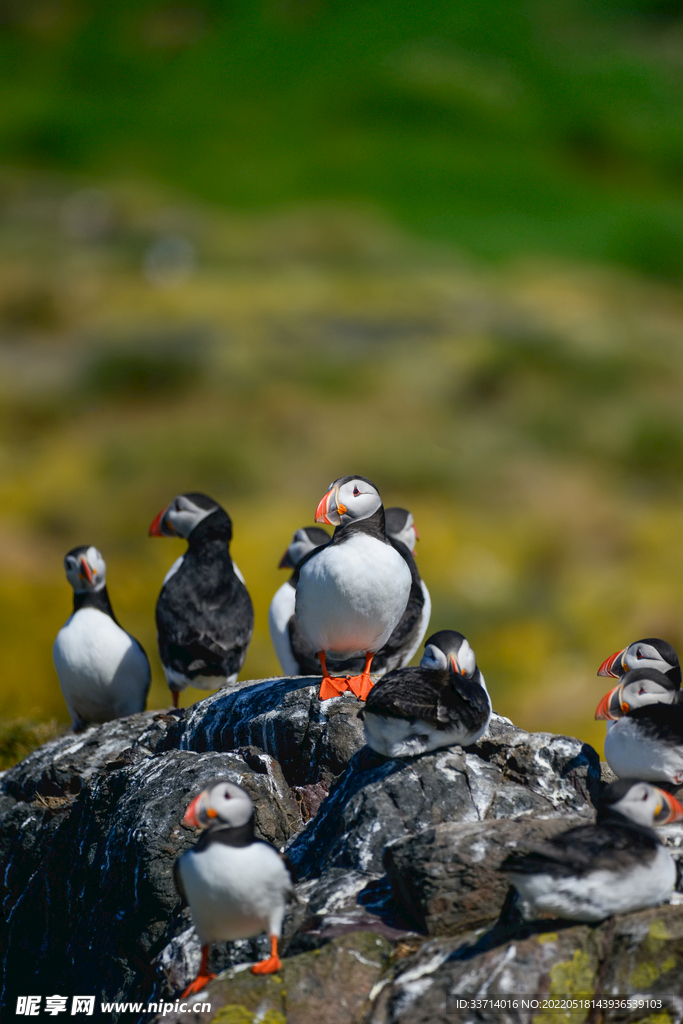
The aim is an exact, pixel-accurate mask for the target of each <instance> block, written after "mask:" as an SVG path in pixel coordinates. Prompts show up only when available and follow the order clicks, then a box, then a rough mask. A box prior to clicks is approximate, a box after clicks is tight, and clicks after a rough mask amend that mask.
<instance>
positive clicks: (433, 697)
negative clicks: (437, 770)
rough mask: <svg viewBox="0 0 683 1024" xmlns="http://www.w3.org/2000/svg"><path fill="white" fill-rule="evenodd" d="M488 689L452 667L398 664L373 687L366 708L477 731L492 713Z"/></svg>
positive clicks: (444, 727) (398, 716)
mask: <svg viewBox="0 0 683 1024" xmlns="http://www.w3.org/2000/svg"><path fill="white" fill-rule="evenodd" d="M489 710H490V708H489V701H488V698H487V695H486V692H485V690H484V688H483V687H482V686H480V684H479V683H478V682H475V681H474V680H471V679H464V678H462V677H461V676H456V675H454V674H453V673H452V672H449V671H448V669H445V668H444V669H434V668H421V667H420V666H419V665H418V666H415V667H410V668H397V669H394V671H393V672H388V673H387V674H386V675H385V676H383V677H382V679H380V680H379V682H378V683H377V685H376V686H374V687H373V688H372V690H371V691H370V693H369V694H368V697H367V699H366V701H365V705H364V707H363V708H362V710H361V712H360V714H361V716H362V715H363V714H364V713H365V712H372V713H374V714H377V715H382V716H384V717H393V718H407V719H409V720H411V721H415V720H417V719H420V720H421V721H423V722H428V723H429V724H430V725H432V726H434V727H435V728H436V729H444V730H445V729H451V728H453V726H454V725H455V724H456V723H457V724H459V725H462V726H463V727H464V728H465V729H466V730H467V731H474V730H476V729H477V727H479V726H480V725H481V722H482V719H484V718H486V716H487V715H488V714H489Z"/></svg>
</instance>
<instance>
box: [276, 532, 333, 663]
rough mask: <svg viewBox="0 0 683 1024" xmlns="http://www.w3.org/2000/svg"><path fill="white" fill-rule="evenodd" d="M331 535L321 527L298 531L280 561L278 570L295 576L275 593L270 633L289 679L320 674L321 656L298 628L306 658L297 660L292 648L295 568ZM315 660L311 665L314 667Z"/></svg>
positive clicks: (278, 657) (278, 658)
mask: <svg viewBox="0 0 683 1024" xmlns="http://www.w3.org/2000/svg"><path fill="white" fill-rule="evenodd" d="M329 542H330V535H329V534H328V533H326V532H325V530H323V529H321V527H319V526H304V527H303V528H302V529H300V530H296V531H295V533H294V536H293V537H292V541H291V543H290V545H289V547H288V548H287V550H286V551H285V553H284V555H283V556H282V558H281V559H280V564H279V566H278V568H280V569H291V570H292V575H291V576H290V578H289V579H288V580H287V582H286V583H283V584H282V586H281V587H280V588H279V590H277V591H276V592H275V596H274V597H273V600H272V601H271V602H270V607H269V609H268V630H269V632H270V639H271V642H272V644H273V648H274V650H275V653H276V655H277V660H278V661H279V662H280V666H281V668H282V671H283V674H284V675H286V676H305V675H317V673H318V669H319V663H318V656H317V654H316V652H315V651H314V650H313V647H312V646H311V644H309V643H308V642H307V640H306V638H305V637H304V636H303V634H302V633H301V630H300V629H298V630H297V633H298V635H299V637H300V645H302V644H305V645H306V646H307V650H306V651H305V652H304V658H303V659H300V660H299V659H297V658H296V657H295V655H294V651H293V649H292V632H293V630H294V628H295V625H294V622H295V620H294V605H295V602H296V583H297V574H296V567H297V566H298V564H299V562H300V561H301V560H302V558H304V557H305V556H306V555H308V554H309V553H310V552H311V551H314V550H315V548H318V547H321V546H324V545H325V544H329ZM311 661H312V665H311Z"/></svg>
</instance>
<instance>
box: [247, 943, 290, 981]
mask: <svg viewBox="0 0 683 1024" xmlns="http://www.w3.org/2000/svg"><path fill="white" fill-rule="evenodd" d="M250 970H251V973H252V974H275V972H276V971H280V970H282V963H281V961H280V957H279V956H278V953H277V935H271V936H270V956H269V957H268V959H267V960H261V961H260V963H257V964H254V966H253V967H251V968H250Z"/></svg>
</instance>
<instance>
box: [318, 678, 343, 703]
mask: <svg viewBox="0 0 683 1024" xmlns="http://www.w3.org/2000/svg"><path fill="white" fill-rule="evenodd" d="M348 689H350V687H349V684H348V680H347V679H346V678H342V679H332V677H331V676H323V681H322V683H321V684H320V692H319V693H318V699H319V700H329V699H330V697H338V696H339V695H340V694H342V693H344V692H345V691H346V690H348Z"/></svg>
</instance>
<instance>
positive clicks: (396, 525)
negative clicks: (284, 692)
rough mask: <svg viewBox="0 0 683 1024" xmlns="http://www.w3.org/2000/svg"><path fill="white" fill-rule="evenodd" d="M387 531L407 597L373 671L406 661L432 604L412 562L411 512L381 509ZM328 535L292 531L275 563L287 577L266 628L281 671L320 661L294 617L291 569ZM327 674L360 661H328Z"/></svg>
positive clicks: (306, 670)
mask: <svg viewBox="0 0 683 1024" xmlns="http://www.w3.org/2000/svg"><path fill="white" fill-rule="evenodd" d="M384 516H385V521H386V534H387V537H388V539H389V541H390V542H391V543H392V544H393V546H394V547H395V548H396V550H397V551H398V552H399V554H400V555H402V557H403V558H404V559H405V561H406V563H407V565H408V568H409V569H410V575H411V585H410V597H409V598H408V604H407V605H406V610H405V611H404V613H403V615H402V616H401V620H400V622H399V623H398V625H397V626H396V628H395V629H394V631H393V633H392V634H391V636H390V637H389V639H388V640H387V642H386V644H385V645H384V647H382V648H381V650H379V651H377V653H376V654H375V657H374V658H373V662H372V665H373V670H374V671H375V672H389V671H391V669H394V668H400V667H401V666H402V665H407V664H408V662H409V661H410V659H411V658H412V657H413V655H414V654H415V652H416V651H417V650H418V648H419V646H420V644H421V643H422V639H423V637H424V635H425V633H426V632H427V626H428V625H429V618H430V615H431V609H432V602H431V598H430V596H429V591H428V590H427V587H426V585H425V582H424V580H422V579H420V574H419V572H418V569H417V566H416V564H415V558H414V555H415V544H416V542H417V540H418V539H419V536H418V533H417V529H416V528H415V524H414V521H413V517H412V515H411V513H410V512H409V511H408V510H407V509H403V508H396V507H392V508H387V509H385V510H384ZM329 541H330V538H329V535H328V534H327V533H325V531H324V530H322V529H320V527H317V526H308V527H305V528H304V529H301V530H297V531H296V532H295V533H294V536H293V537H292V541H291V543H290V545H289V547H288V548H287V550H286V552H285V554H284V555H283V557H282V559H281V561H280V565H279V567H280V568H281V569H285V568H288V569H292V570H294V571H293V572H292V575H291V577H290V578H289V580H288V581H287V582H286V583H283V585H282V586H281V587H280V589H279V590H278V591H277V592H276V593H275V596H274V597H273V600H272V601H271V603H270V608H269V609H268V628H269V630H270V637H271V641H272V644H273V647H274V649H275V653H276V654H277V657H278V660H279V662H280V665H281V667H282V671H283V672H284V674H285V675H290V676H296V675H302V676H306V675H317V673H318V671H319V668H320V665H319V661H318V655H317V652H316V651H315V650H314V649H313V645H312V644H311V643H309V641H308V640H307V638H306V637H305V636H304V634H303V632H302V630H301V628H300V626H299V624H298V622H297V620H296V617H295V615H294V606H295V601H296V584H297V580H298V574H297V572H296V568H297V566H298V564H299V563H300V562H301V560H302V559H303V558H304V557H305V555H307V554H309V552H311V551H313V549H314V548H316V547H320V546H321V545H324V544H328V543H329ZM327 666H328V669H329V671H330V674H331V675H333V674H334V675H343V674H347V673H351V674H353V673H359V672H361V671H362V668H363V661H362V659H360V660H359V659H357V658H355V659H354V658H351V659H344V660H338V659H332V658H328V659H327Z"/></svg>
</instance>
